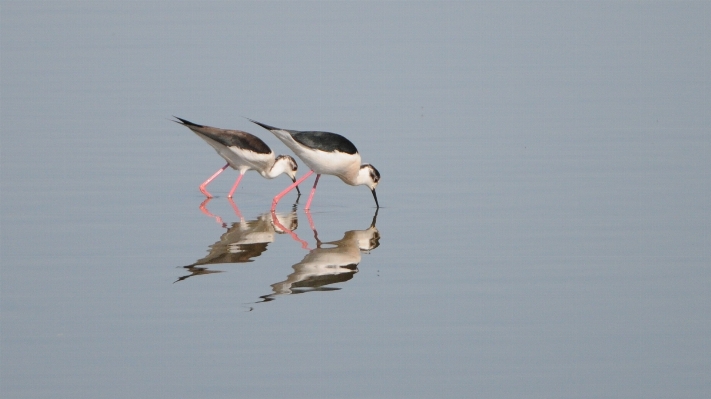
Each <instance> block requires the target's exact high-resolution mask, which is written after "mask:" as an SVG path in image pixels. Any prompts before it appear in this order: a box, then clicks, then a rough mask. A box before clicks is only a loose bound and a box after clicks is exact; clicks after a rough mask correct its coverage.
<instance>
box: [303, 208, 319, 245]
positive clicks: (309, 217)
mask: <svg viewBox="0 0 711 399" xmlns="http://www.w3.org/2000/svg"><path fill="white" fill-rule="evenodd" d="M304 213H305V214H306V219H308V221H309V227H311V230H313V232H314V238H315V239H316V247H318V248H320V247H321V240H319V239H318V231H316V225H314V220H313V219H312V218H311V211H309V210H308V209H304Z"/></svg>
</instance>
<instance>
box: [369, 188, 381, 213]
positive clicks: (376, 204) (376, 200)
mask: <svg viewBox="0 0 711 399" xmlns="http://www.w3.org/2000/svg"><path fill="white" fill-rule="evenodd" d="M370 191H371V192H372V193H373V198H374V199H375V207H376V208H380V205H378V196H377V195H375V189H371V190H370Z"/></svg>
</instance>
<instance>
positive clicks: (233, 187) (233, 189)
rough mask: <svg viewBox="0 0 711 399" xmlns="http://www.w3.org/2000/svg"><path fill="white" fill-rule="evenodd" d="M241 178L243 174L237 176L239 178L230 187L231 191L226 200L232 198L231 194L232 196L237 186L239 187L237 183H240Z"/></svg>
mask: <svg viewBox="0 0 711 399" xmlns="http://www.w3.org/2000/svg"><path fill="white" fill-rule="evenodd" d="M242 177H244V173H240V174H239V177H238V178H237V181H236V182H235V185H234V186H232V190H230V194H229V195H228V196H227V198H232V194H234V193H235V190H237V186H239V182H240V181H242Z"/></svg>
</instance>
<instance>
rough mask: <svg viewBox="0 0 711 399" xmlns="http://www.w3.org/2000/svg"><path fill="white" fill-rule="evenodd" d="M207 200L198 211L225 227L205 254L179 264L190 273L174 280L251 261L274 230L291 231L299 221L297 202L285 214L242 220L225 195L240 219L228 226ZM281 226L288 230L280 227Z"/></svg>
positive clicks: (270, 239)
mask: <svg viewBox="0 0 711 399" xmlns="http://www.w3.org/2000/svg"><path fill="white" fill-rule="evenodd" d="M209 201H210V199H209V198H208V199H207V200H205V201H203V203H202V204H200V211H201V212H203V213H204V214H205V215H207V216H209V217H212V218H214V219H215V220H216V221H217V222H218V223H219V224H220V225H222V226H223V227H224V228H226V229H227V231H226V232H225V233H223V234H222V236H220V240H219V241H217V242H216V243H214V244H212V245H211V246H210V253H208V254H207V256H205V257H203V258H201V259H198V260H197V261H195V262H194V263H193V264H191V265H188V266H182V268H184V269H185V270H186V271H188V272H190V274H188V275H185V276H182V277H180V278H178V280H176V281H175V282H176V283H177V282H178V281H183V280H185V279H187V278H188V277H193V276H199V275H204V274H211V273H220V272H222V271H221V270H211V269H209V266H212V265H216V264H221V263H246V262H253V261H254V258H256V257H258V256H259V255H261V254H262V253H263V252H264V251H266V250H267V245H269V243H271V242H274V238H275V235H276V234H283V233H289V234H293V233H292V231H293V230H295V229H296V227H297V225H298V221H297V217H296V204H295V205H294V207H293V208H292V211H291V212H290V213H288V214H284V213H278V214H277V213H273V212H266V213H263V214H261V215H259V216H257V218H256V219H255V220H245V218H244V217H243V216H242V213H241V212H240V211H239V208H237V205H236V204H235V203H234V201H232V199H231V198H228V201H229V202H230V205H232V208H233V209H234V211H235V214H236V215H237V217H239V219H240V220H239V222H235V223H232V225H231V226H229V227H228V226H227V224H226V223H224V222H223V221H222V218H221V217H219V216H215V215H213V214H212V213H210V211H209V210H207V203H208V202H209ZM273 220H276V223H274V222H273ZM276 226H280V227H276ZM286 226H288V227H286ZM281 228H284V229H287V230H286V231H285V230H281Z"/></svg>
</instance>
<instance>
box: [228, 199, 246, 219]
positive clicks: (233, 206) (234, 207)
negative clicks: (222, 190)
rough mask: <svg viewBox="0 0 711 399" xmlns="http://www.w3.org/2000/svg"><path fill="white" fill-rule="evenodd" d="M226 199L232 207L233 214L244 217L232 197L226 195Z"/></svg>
mask: <svg viewBox="0 0 711 399" xmlns="http://www.w3.org/2000/svg"><path fill="white" fill-rule="evenodd" d="M227 201H229V202H230V205H232V209H233V210H234V211H235V215H237V217H238V218H240V219H244V217H242V213H240V211H239V208H237V204H235V202H234V201H232V198H230V197H227Z"/></svg>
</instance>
